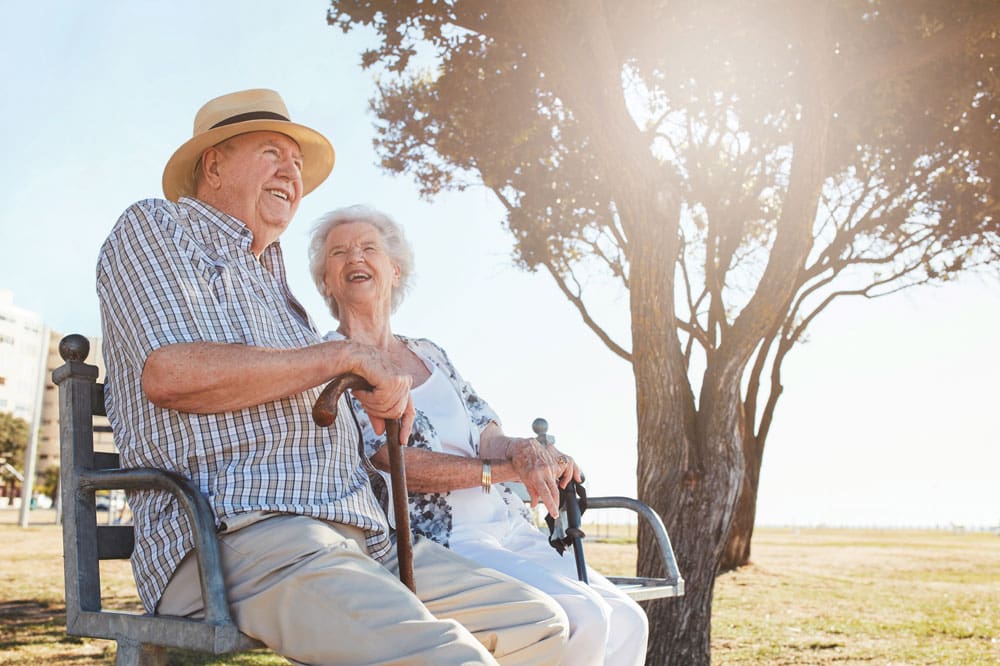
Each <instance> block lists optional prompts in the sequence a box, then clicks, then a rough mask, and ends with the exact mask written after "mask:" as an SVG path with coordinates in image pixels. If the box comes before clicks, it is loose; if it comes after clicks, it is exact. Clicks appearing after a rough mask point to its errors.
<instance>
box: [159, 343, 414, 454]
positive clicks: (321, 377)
mask: <svg viewBox="0 0 1000 666" xmlns="http://www.w3.org/2000/svg"><path fill="white" fill-rule="evenodd" d="M349 372H351V373H355V374H358V375H360V376H362V377H364V378H365V379H366V380H368V383H370V384H371V385H372V386H374V387H375V390H373V391H356V392H355V394H356V395H357V398H358V400H359V401H360V402H361V404H362V406H363V407H364V408H365V411H366V412H368V415H369V417H371V419H372V425H373V426H374V427H375V428H376V431H378V432H380V433H381V432H383V431H384V429H385V426H384V420H385V419H387V418H402V419H403V423H402V428H401V433H400V434H401V436H403V437H407V438H408V437H409V432H410V429H411V427H412V423H413V413H414V412H413V402H412V400H411V399H410V378H409V376H408V375H404V374H400V373H399V372H398V371H397V370H396V369H395V368H394V367H392V366H391V365H389V364H388V363H386V362H385V360H384V359H383V357H382V355H381V354H379V353H378V351H377V350H376V349H374V348H373V347H369V346H367V345H362V344H358V343H355V342H351V341H347V340H344V341H338V342H324V343H321V344H317V345H313V346H310V347H304V348H300V349H265V348H261V347H249V346H246V345H239V344H225V343H214V342H190V343H178V344H172V345H166V346H164V347H160V348H158V349H156V350H154V351H153V352H152V353H151V354H150V355H149V356H148V357H147V359H146V363H145V365H144V366H143V370H142V388H143V391H144V392H145V394H146V397H147V398H148V399H149V400H150V401H151V402H152V403H153V404H155V405H157V406H158V407H164V408H167V409H175V410H178V411H184V412H194V413H198V414H208V413H213V412H224V411H233V410H238V409H244V408H246V407H250V406H253V405H259V404H261V403H265V402H270V401H273V400H280V399H282V398H285V397H287V396H289V395H294V394H296V393H301V392H302V391H306V390H308V389H311V388H313V387H315V386H319V385H320V384H323V383H325V382H327V381H329V380H330V379H332V378H333V377H336V376H338V375H342V374H345V373H349ZM404 441H405V440H404Z"/></svg>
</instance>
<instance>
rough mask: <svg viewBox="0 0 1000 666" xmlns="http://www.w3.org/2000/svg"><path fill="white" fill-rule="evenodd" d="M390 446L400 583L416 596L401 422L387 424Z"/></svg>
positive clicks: (395, 421) (390, 473) (387, 438)
mask: <svg viewBox="0 0 1000 666" xmlns="http://www.w3.org/2000/svg"><path fill="white" fill-rule="evenodd" d="M385 438H386V446H388V447H389V476H390V478H391V479H392V508H393V512H394V513H395V515H396V556H397V560H398V562H399V580H401V581H402V582H403V585H405V586H406V587H408V588H410V591H412V592H414V593H416V591H417V588H416V585H415V584H414V582H413V538H412V536H411V535H410V502H409V494H408V493H407V492H406V461H405V455H404V448H403V446H402V444H401V442H400V441H399V421H397V420H396V419H390V420H388V421H386V422H385Z"/></svg>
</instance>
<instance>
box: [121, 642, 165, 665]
mask: <svg viewBox="0 0 1000 666" xmlns="http://www.w3.org/2000/svg"><path fill="white" fill-rule="evenodd" d="M115 664H116V666H166V664H167V651H166V650H164V649H163V646H161V645H149V644H143V643H137V642H136V641H133V640H130V639H128V638H119V639H118V654H117V655H115Z"/></svg>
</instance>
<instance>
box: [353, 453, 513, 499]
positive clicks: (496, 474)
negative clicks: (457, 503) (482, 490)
mask: <svg viewBox="0 0 1000 666" xmlns="http://www.w3.org/2000/svg"><path fill="white" fill-rule="evenodd" d="M386 446H387V445H386ZM386 446H382V448H380V449H379V450H378V451H376V452H375V454H374V455H373V456H372V457H371V461H372V464H373V465H375V467H376V468H377V469H380V470H382V471H383V472H388V471H389V450H388V449H387V448H386ZM483 462H489V463H490V469H491V471H490V475H491V477H492V482H493V483H502V482H504V481H519V480H520V478H519V477H518V474H517V471H515V469H514V465H513V463H512V462H511V461H509V460H484V459H482V458H467V457H465V456H456V455H452V454H450V453H440V452H438V451H428V450H427V449H419V448H416V447H412V446H411V447H407V449H406V489H407V490H408V491H410V492H414V493H444V492H449V491H452V490H461V489H463V488H479V487H480V486H481V485H482V481H483Z"/></svg>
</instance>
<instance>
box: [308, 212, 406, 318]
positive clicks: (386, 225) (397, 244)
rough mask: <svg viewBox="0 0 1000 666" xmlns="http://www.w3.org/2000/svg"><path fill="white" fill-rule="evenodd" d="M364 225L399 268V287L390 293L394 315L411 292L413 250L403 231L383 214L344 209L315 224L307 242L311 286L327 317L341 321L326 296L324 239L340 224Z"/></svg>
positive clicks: (334, 301) (330, 298) (330, 297)
mask: <svg viewBox="0 0 1000 666" xmlns="http://www.w3.org/2000/svg"><path fill="white" fill-rule="evenodd" d="M351 222H364V223H365V224H370V225H371V226H373V227H375V229H376V230H377V231H378V232H379V235H380V236H381V237H382V245H383V247H384V248H385V251H386V254H388V255H389V259H391V260H392V262H393V263H394V264H396V265H397V266H399V284H398V285H396V286H395V287H393V289H392V311H393V312H395V311H396V308H398V307H399V305H400V303H402V302H403V298H404V297H405V296H406V292H407V291H408V290H409V288H410V283H411V282H410V281H411V278H412V276H413V248H412V247H410V243H409V242H408V241H407V240H406V234H404V233H403V228H402V227H401V226H399V225H398V224H396V222H395V221H393V219H392V218H391V217H389V216H388V215H386V214H385V213H382V212H380V211H377V210H375V209H374V208H370V207H368V206H360V205H359V206H347V207H345V208H338V209H337V210H332V211H330V212H329V213H327V214H325V215H323V216H322V217H321V218H319V219H318V220H316V223H315V224H314V225H313V228H312V238H311V239H310V241H309V272H310V273H312V278H313V282H315V283H316V288H317V289H319V293H320V294H321V295H322V296H323V299H324V300H325V301H326V304H327V306H328V307H329V308H330V314H332V315H333V316H334V317H335V318H336V319H338V320H339V319H340V307H339V306H338V305H337V301H336V300H334V298H333V296H332V295H331V294H328V293H326V239H327V237H329V235H330V232H331V231H333V230H334V229H335V228H337V227H339V226H340V225H342V224H350V223H351Z"/></svg>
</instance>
